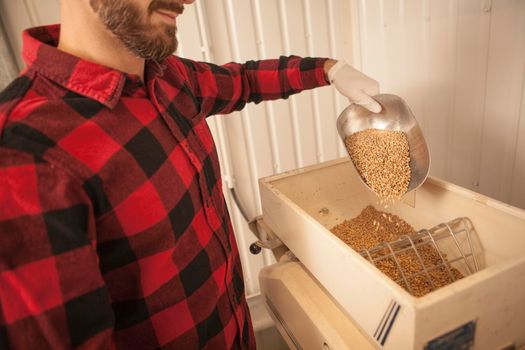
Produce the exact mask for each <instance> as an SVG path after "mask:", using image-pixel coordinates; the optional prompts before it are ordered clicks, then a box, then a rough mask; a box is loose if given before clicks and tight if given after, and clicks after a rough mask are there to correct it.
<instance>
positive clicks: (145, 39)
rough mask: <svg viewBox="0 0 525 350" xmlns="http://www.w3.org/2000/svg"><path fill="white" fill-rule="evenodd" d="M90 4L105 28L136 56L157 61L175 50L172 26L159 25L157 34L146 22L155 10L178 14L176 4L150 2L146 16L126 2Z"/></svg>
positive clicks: (95, 1)
mask: <svg viewBox="0 0 525 350" xmlns="http://www.w3.org/2000/svg"><path fill="white" fill-rule="evenodd" d="M90 4H91V7H92V8H93V10H94V11H95V12H96V13H97V14H98V16H99V18H100V20H101V21H102V23H103V24H104V25H105V26H106V28H107V29H108V30H110V31H111V32H112V33H113V34H114V35H115V36H116V37H117V38H118V39H119V40H120V41H121V42H122V43H123V44H124V46H125V47H126V48H127V49H128V50H129V51H131V52H132V53H133V54H135V55H136V56H138V57H141V58H144V59H154V60H157V61H161V60H163V59H165V58H166V57H168V56H169V55H171V54H172V53H173V52H174V51H175V50H176V49H177V46H178V42H177V37H176V33H177V27H176V26H175V25H168V24H164V23H163V24H160V25H162V26H163V28H162V29H161V31H159V30H158V29H157V28H155V27H154V26H153V25H152V24H150V23H149V22H148V21H149V18H150V17H151V14H152V13H153V12H154V11H156V10H166V11H171V12H176V13H182V11H183V6H182V5H181V4H179V3H178V2H174V1H173V0H171V1H170V0H153V1H152V2H151V3H150V5H149V7H148V13H147V14H145V15H146V16H145V15H144V14H142V13H141V11H140V8H138V6H137V5H135V4H133V3H131V2H130V1H129V0H90Z"/></svg>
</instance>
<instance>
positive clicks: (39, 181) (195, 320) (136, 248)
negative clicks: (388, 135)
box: [0, 0, 381, 350]
mask: <svg viewBox="0 0 525 350" xmlns="http://www.w3.org/2000/svg"><path fill="white" fill-rule="evenodd" d="M193 1H194V0H61V25H52V26H46V27H38V28H32V29H28V30H26V31H25V32H24V33H23V40H24V48H23V57H24V60H25V63H26V65H27V66H26V68H25V69H24V70H23V71H22V73H21V74H20V76H19V77H18V78H17V79H16V80H14V81H13V82H12V83H11V84H10V85H9V86H8V87H7V88H6V89H5V90H4V91H3V92H2V93H1V94H0V184H1V186H0V348H2V349H4V348H11V349H69V348H81V349H108V348H112V349H184V350H188V349H255V341H254V334H253V329H252V324H251V321H250V315H249V310H248V306H247V303H246V300H245V294H244V284H243V273H242V269H241V264H240V260H239V252H238V249H237V246H236V243H235V238H234V234H233V229H232V225H231V223H230V218H229V215H228V211H227V208H226V205H225V202H224V198H223V194H222V187H221V175H220V170H219V162H218V157H217V152H216V150H215V146H214V142H213V139H212V135H211V133H210V130H209V129H208V127H207V124H206V117H208V116H210V115H214V114H226V113H230V112H232V111H237V110H240V109H242V108H243V107H244V106H245V104H246V103H248V102H255V103H258V102H261V101H263V100H270V99H278V98H287V97H288V96H289V95H291V94H294V93H297V92H300V91H302V90H305V89H310V88H315V87H320V86H324V85H327V84H329V83H330V82H332V83H334V85H335V86H336V88H337V89H338V90H339V91H340V92H341V93H343V94H344V95H345V96H347V97H348V98H349V99H350V101H351V102H355V103H360V104H362V105H364V106H365V107H366V108H369V109H370V110H372V111H374V112H378V111H379V110H380V109H381V107H380V106H379V105H378V104H377V102H375V101H374V100H373V99H372V98H371V97H370V96H371V95H374V94H376V93H378V84H377V82H375V81H374V80H372V79H370V78H368V77H366V76H365V75H363V74H361V73H359V72H358V71H356V70H354V69H353V68H351V67H350V66H348V65H346V64H345V63H344V62H341V61H339V62H337V61H335V60H331V59H326V58H300V57H297V56H291V57H280V58H278V59H275V60H263V61H249V62H246V63H244V64H239V63H229V64H226V65H222V66H219V65H215V64H211V63H203V62H195V61H192V60H189V59H185V58H181V57H176V56H172V55H171V54H172V53H173V52H174V50H175V49H176V47H177V41H176V38H175V34H176V21H177V17H178V16H179V15H181V14H182V12H183V10H184V5H189V4H191V3H193Z"/></svg>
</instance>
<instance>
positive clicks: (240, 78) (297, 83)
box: [168, 56, 328, 116]
mask: <svg viewBox="0 0 525 350" xmlns="http://www.w3.org/2000/svg"><path fill="white" fill-rule="evenodd" d="M175 59H176V60H179V62H181V67H180V69H182V70H184V71H185V72H184V73H185V74H186V75H187V78H188V80H189V85H190V88H191V89H192V92H193V94H194V95H195V96H196V97H197V98H198V99H200V100H201V101H202V103H201V108H202V112H204V113H205V115H207V116H209V115H213V114H227V113H230V112H233V111H237V110H241V109H242V108H243V107H244V106H245V105H246V103H248V102H255V103H259V102H261V101H265V100H275V99H286V98H288V97H289V96H290V95H293V94H295V93H298V92H301V91H303V90H307V89H312V88H316V87H321V86H325V85H328V81H327V79H326V75H325V72H324V63H325V61H326V60H327V58H310V57H306V58H301V57H297V56H289V57H285V56H281V57H280V58H279V59H269V60H261V61H248V62H246V63H244V64H240V63H228V64H225V65H222V66H219V65H215V64H212V63H205V62H195V61H190V60H186V59H181V58H173V59H171V60H168V63H169V64H174V63H175ZM175 64H176V63H175Z"/></svg>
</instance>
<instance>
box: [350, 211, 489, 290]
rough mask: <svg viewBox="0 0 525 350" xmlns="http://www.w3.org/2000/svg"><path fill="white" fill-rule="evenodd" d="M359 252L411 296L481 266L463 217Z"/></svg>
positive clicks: (475, 243)
mask: <svg viewBox="0 0 525 350" xmlns="http://www.w3.org/2000/svg"><path fill="white" fill-rule="evenodd" d="M359 253H360V254H361V255H362V256H363V257H364V258H365V259H367V260H368V261H370V262H371V263H372V264H374V265H375V266H376V267H377V268H379V269H380V270H381V271H382V272H384V273H385V274H386V275H387V276H388V277H390V278H391V279H392V280H394V281H395V282H396V283H398V284H399V285H400V286H402V287H403V288H405V289H406V290H407V291H408V292H409V293H410V294H412V295H415V296H423V295H425V294H427V293H429V292H431V291H434V290H436V289H438V288H440V287H443V286H445V285H447V284H450V283H453V282H454V281H456V280H458V279H461V278H463V277H465V276H468V275H471V274H473V273H475V272H477V271H479V270H480V269H481V268H483V265H484V261H483V251H482V247H481V244H480V242H479V239H478V237H477V234H476V231H475V229H474V226H473V225H472V222H471V221H470V219H468V218H465V217H462V218H457V219H454V220H452V221H449V222H447V223H441V224H439V225H436V226H434V227H433V228H431V229H429V230H427V229H424V230H420V231H418V232H416V233H415V234H412V235H405V236H401V237H400V238H399V239H397V240H395V241H392V242H384V243H380V244H378V245H376V246H374V247H372V248H370V249H367V250H362V251H360V252H359Z"/></svg>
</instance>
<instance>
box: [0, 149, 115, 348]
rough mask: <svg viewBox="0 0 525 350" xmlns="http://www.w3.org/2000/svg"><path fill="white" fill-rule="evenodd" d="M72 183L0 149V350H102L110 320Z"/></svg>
mask: <svg viewBox="0 0 525 350" xmlns="http://www.w3.org/2000/svg"><path fill="white" fill-rule="evenodd" d="M95 239H96V238H95V222H94V215H93V207H92V205H91V201H90V199H89V196H88V195H87V194H86V192H85V191H84V189H83V186H82V185H81V184H80V181H78V180H77V179H72V177H71V176H69V175H68V174H66V173H65V172H63V171H61V170H59V169H58V168H57V167H55V166H53V165H51V164H49V163H46V162H44V161H42V160H41V159H37V158H35V156H32V155H29V154H25V153H22V152H18V151H14V150H10V149H5V148H1V147H0V348H2V349H37V348H38V349H42V348H46V349H47V348H49V349H69V348H77V347H82V348H90V349H95V348H96V349H102V348H104V349H106V348H108V347H109V345H110V343H111V338H112V330H113V325H114V314H113V312H112V309H111V303H110V300H109V295H108V291H107V289H106V287H105V283H104V280H103V279H102V276H101V273H100V269H99V267H98V258H97V254H96V250H95Z"/></svg>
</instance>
